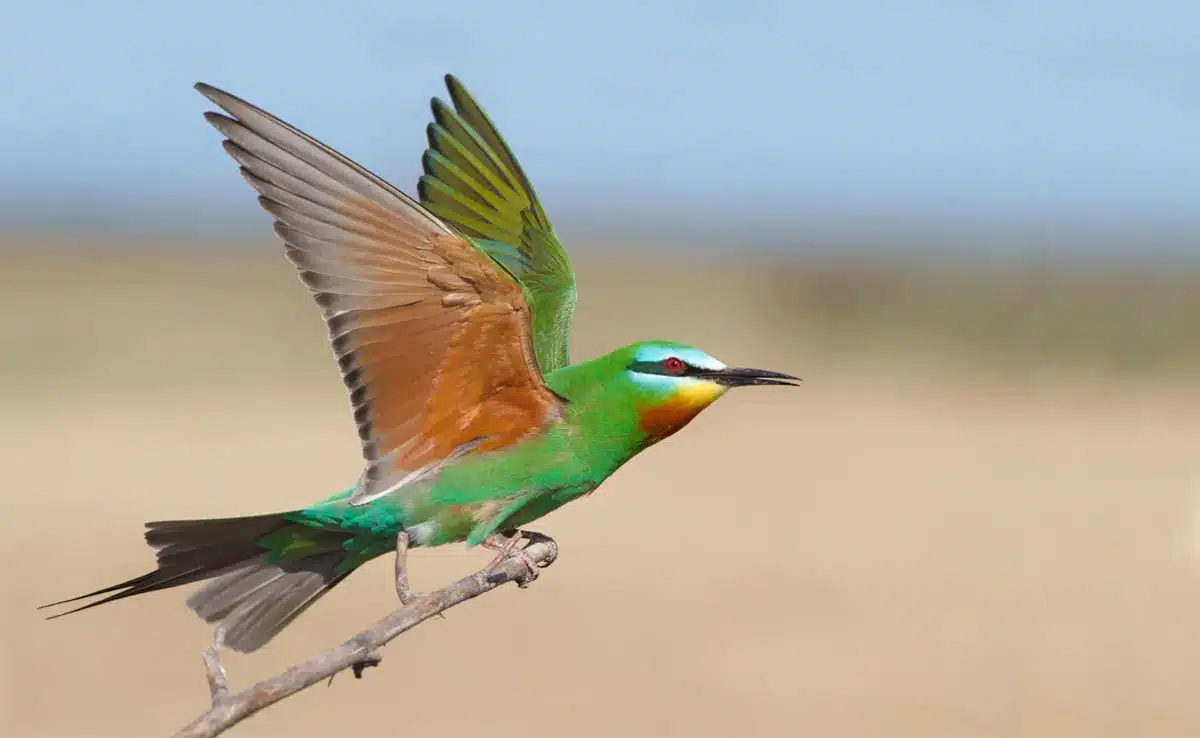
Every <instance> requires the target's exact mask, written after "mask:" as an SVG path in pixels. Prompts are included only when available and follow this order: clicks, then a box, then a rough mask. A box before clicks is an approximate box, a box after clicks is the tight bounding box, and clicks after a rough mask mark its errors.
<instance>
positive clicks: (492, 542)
mask: <svg viewBox="0 0 1200 738" xmlns="http://www.w3.org/2000/svg"><path fill="white" fill-rule="evenodd" d="M537 541H542V542H546V543H549V544H551V545H552V547H553V550H554V555H552V556H551V557H550V558H549V559H547V560H546V561H544V562H543V563H541V564H539V563H538V562H536V561H534V560H533V557H532V556H530V555H529V554H527V553H526V552H525V549H524V547H523V546H521V543H522V542H524V543H526V544H529V543H534V542H537ZM479 545H480V546H482V547H483V548H486V549H488V550H489V551H496V552H498V553H497V554H496V557H495V558H494V559H492V561H491V563H490V564H488V565H487V569H488V570H490V569H495V568H496V567H497V566H499V565H500V564H502V563H503V562H504V560H505V559H508V558H512V557H516V558H519V559H521V561H522V562H524V563H525V568H526V569H527V573H526V574H525V575H524V576H523V577H521V578H520V579H519V580H517V586H518V587H520V588H521V589H524V588H525V587H528V586H529V585H530V584H531V583H533V581H534V580H536V579H537V578H538V574H539V573H540V572H539V571H538V569H542V568H545V567H547V566H549V565H550V564H552V563H554V559H555V558H557V556H558V546H557V545H556V544H554V539H553V538H551V537H550V536H547V535H544V534H542V533H537V532H534V531H528V530H504V531H497V532H496V533H493V534H492V535H490V536H488V537H487V538H485V539H484V540H483V541H482V542H481V543H480V544H479Z"/></svg>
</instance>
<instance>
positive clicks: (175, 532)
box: [38, 514, 349, 652]
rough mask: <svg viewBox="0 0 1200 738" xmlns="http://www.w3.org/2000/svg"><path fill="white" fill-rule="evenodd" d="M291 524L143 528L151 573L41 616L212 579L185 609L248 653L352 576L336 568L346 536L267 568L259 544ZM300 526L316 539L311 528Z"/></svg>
mask: <svg viewBox="0 0 1200 738" xmlns="http://www.w3.org/2000/svg"><path fill="white" fill-rule="evenodd" d="M291 525H295V524H294V523H291V522H290V521H288V520H287V518H286V517H285V515H284V514H274V515H258V516H253V517H243V518H219V519H211V520H168V521H159V522H154V523H147V524H146V528H147V530H146V534H145V535H146V542H147V543H148V544H150V545H151V546H153V547H154V548H155V549H156V551H157V558H158V568H157V569H156V570H155V571H152V572H150V573H148V574H143V575H142V576H140V577H134V578H133V579H129V580H126V581H124V582H121V583H120V584H114V585H112V586H109V587H104V588H103V589H98V590H95V591H94V592H88V593H87V594H83V595H79V596H78V597H72V598H70V599H66V600H61V601H59V602H53V603H51V604H49V605H43V606H42V607H41V608H38V609H44V608H47V607H55V606H57V605H65V604H68V603H71V602H78V601H80V600H85V599H88V598H89V597H96V596H98V595H108V596H107V597H104V598H102V599H99V600H96V601H95V602H89V603H87V604H85V605H81V606H79V607H76V608H74V609H71V610H68V611H66V612H63V613H58V614H56V615H51V616H50V617H49V618H47V619H49V620H53V619H54V618H60V617H62V616H63V615H70V614H71V613H76V612H80V611H81V610H87V609H90V608H93V607H96V606H97V605H103V604H105V603H108V602H113V601H115V600H121V599H124V598H126V597H132V596H134V595H139V594H145V593H147V592H154V591H157V590H160V589H168V588H171V587H177V586H180V585H183V584H190V583H192V582H198V581H201V580H204V579H212V581H211V582H209V584H208V585H206V586H205V587H203V588H201V589H200V590H198V591H197V592H196V593H195V594H193V595H192V597H191V598H189V600H188V606H189V607H191V608H192V610H194V611H195V612H196V614H197V615H199V616H200V617H202V618H203V619H204V620H205V621H207V622H210V623H214V622H220V623H222V624H223V625H224V626H225V628H226V636H225V642H226V644H227V645H228V646H229V647H231V648H233V649H234V650H237V651H243V652H249V651H253V650H255V649H257V648H259V647H261V646H262V645H264V644H265V643H267V642H268V641H269V640H271V639H272V638H274V637H275V635H276V634H278V633H279V631H280V630H282V629H283V628H284V627H286V626H287V625H288V623H290V622H292V621H293V620H295V619H296V618H297V617H299V616H300V615H301V614H302V613H303V612H304V611H305V610H307V609H308V608H309V606H311V605H312V604H313V603H314V602H316V601H317V600H318V599H319V598H320V597H322V596H323V595H324V594H325V593H326V592H328V591H329V590H330V589H332V588H333V587H334V586H336V585H337V584H338V583H339V582H341V581H342V580H343V579H344V578H345V577H346V575H347V574H348V573H349V572H346V571H342V570H341V569H340V566H339V565H340V563H341V561H342V560H343V558H344V555H345V552H344V551H343V550H342V546H341V544H342V541H343V540H344V534H340V533H337V532H330V533H327V534H320V535H322V536H328V542H327V544H326V543H324V542H322V543H321V544H320V545H318V546H317V547H315V548H314V549H313V551H312V554H311V555H307V556H305V557H303V558H300V559H295V560H291V561H288V562H286V563H270V562H268V556H267V554H268V550H267V549H266V548H265V547H264V546H263V545H262V541H263V539H264V538H265V537H267V536H269V535H271V534H272V533H277V532H279V531H281V530H283V529H284V528H287V527H288V526H291ZM297 527H298V528H302V529H303V532H304V533H306V534H308V535H309V536H311V535H313V534H314V531H313V530H312V529H308V528H303V526H297ZM323 540H324V539H322V541H323ZM110 593H111V594H110Z"/></svg>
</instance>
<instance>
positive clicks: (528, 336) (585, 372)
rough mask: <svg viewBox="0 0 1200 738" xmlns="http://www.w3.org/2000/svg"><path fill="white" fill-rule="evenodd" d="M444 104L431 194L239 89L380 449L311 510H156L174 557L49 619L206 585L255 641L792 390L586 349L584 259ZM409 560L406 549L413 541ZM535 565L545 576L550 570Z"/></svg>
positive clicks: (242, 149) (489, 542) (662, 351)
mask: <svg viewBox="0 0 1200 738" xmlns="http://www.w3.org/2000/svg"><path fill="white" fill-rule="evenodd" d="M445 84H446V87H447V90H448V92H449V97H450V102H448V103H447V102H445V101H443V100H441V99H439V98H437V97H434V98H433V99H432V102H431V107H432V121H431V122H429V124H428V126H427V130H426V133H427V139H428V146H427V148H426V150H425V152H424V155H423V157H422V170H423V174H422V175H421V176H420V178H419V181H418V184H417V195H418V198H413V197H410V196H409V195H406V194H404V193H403V192H402V191H401V190H399V189H398V188H396V187H395V186H393V185H391V184H389V183H388V182H387V181H385V180H384V179H382V178H381V177H379V176H377V175H375V174H373V173H372V172H370V171H368V170H367V169H365V168H363V167H362V166H360V165H358V164H357V163H355V162H353V161H351V160H350V159H348V158H347V157H345V156H343V155H342V154H340V153H338V152H337V151H335V150H333V149H332V148H330V147H328V146H326V145H325V144H323V143H321V142H319V141H318V140H316V139H315V138H313V137H311V136H309V135H308V134H306V133H303V132H302V131H300V130H298V129H297V128H294V127H293V126H291V125H290V124H288V123H286V122H285V121H283V120H282V119H280V118H277V117H275V116H274V115H272V114H270V113H268V112H266V111H265V110H263V109H261V108H259V107H257V106H255V105H253V104H251V103H249V102H247V101H245V100H243V99H241V98H239V97H236V96H234V95H232V94H230V93H228V92H225V91H223V90H221V89H218V88H216V87H213V86H210V85H208V84H204V83H197V84H196V85H195V89H196V90H197V91H198V92H199V93H200V94H201V95H203V96H204V97H205V98H207V99H208V100H209V101H211V102H212V103H213V104H214V105H216V106H217V107H218V108H219V109H220V112H217V111H209V112H207V113H205V118H206V120H207V121H208V123H210V124H211V125H212V126H213V127H214V128H215V129H216V130H217V131H218V132H219V133H220V134H221V135H222V136H223V141H222V147H223V148H224V150H225V152H226V153H227V154H228V155H229V156H230V157H232V159H233V160H234V161H235V163H236V164H237V165H238V166H239V169H240V172H241V175H242V176H243V177H244V178H245V180H246V182H247V183H249V185H250V187H251V188H253V190H255V191H256V192H257V194H258V202H259V204H260V205H261V206H262V208H263V209H264V210H265V211H266V212H267V213H268V214H269V215H270V216H271V217H272V219H273V227H274V232H275V234H276V235H277V236H278V238H279V240H281V241H282V242H283V245H284V250H285V254H286V256H287V258H288V259H289V260H290V261H291V263H292V264H293V265H294V266H295V268H296V270H297V272H298V275H299V278H300V280H301V281H302V282H303V284H304V285H306V286H307V287H308V289H309V291H310V292H311V294H312V297H313V299H314V301H315V302H316V304H317V306H319V307H320V309H321V312H322V315H323V318H324V321H325V323H326V326H327V328H328V336H329V341H330V344H331V346H332V349H333V354H334V356H335V358H336V360H337V364H338V367H339V369H340V372H341V376H342V379H343V380H344V383H345V386H346V389H347V390H348V392H349V395H350V402H351V406H352V409H353V417H354V421H355V425H356V427H357V430H358V435H359V439H360V441H361V444H362V455H363V464H364V465H363V469H362V472H361V475H360V476H359V479H358V481H357V483H356V484H354V486H353V487H350V488H348V489H346V490H343V491H341V492H339V493H337V494H334V495H332V496H330V497H327V498H325V499H322V500H320V501H318V502H316V503H314V504H311V505H308V506H307V507H302V508H297V509H293V510H289V511H285V512H277V513H270V514H260V515H250V516H243V517H227V518H209V519H198V520H168V521H158V522H150V523H146V530H145V533H144V537H145V540H146V543H147V544H148V545H149V546H151V547H152V548H153V549H154V550H155V553H156V563H157V568H156V569H155V570H154V571H151V572H149V573H148V574H145V575H142V576H138V577H134V578H132V579H129V580H127V581H124V582H121V583H119V584H115V585H112V586H109V587H104V588H102V589H98V590H95V591H93V592H89V593H87V594H84V595H80V596H78V597H72V598H71V599H68V600H62V601H60V602H55V603H51V604H50V605H45V606H43V607H54V606H58V605H63V604H67V603H75V602H79V601H81V600H85V599H89V598H94V597H98V596H100V595H106V596H104V597H103V598H101V599H98V600H95V601H92V602H90V603H88V604H84V605H81V606H78V607H76V608H74V609H72V610H69V611H67V612H63V613H59V614H58V615H54V616H52V617H61V616H62V615H67V614H70V613H74V612H79V611H81V610H86V609H89V608H92V607H96V606H98V605H102V604H105V603H109V602H113V601H115V600H120V599H124V598H127V597H131V596H134V595H140V594H146V593H149V592H155V591H158V590H162V589H167V588H171V587H176V586H180V585H184V584H189V583H194V582H198V581H206V584H205V585H204V586H203V587H202V588H200V589H199V590H197V591H196V592H195V593H194V594H193V595H192V596H191V597H190V598H189V599H188V600H187V604H188V606H189V607H190V608H191V609H192V610H193V611H194V612H195V613H196V614H197V615H199V616H200V617H201V618H202V619H203V620H204V621H206V622H208V623H210V624H215V625H216V627H218V628H220V629H221V630H222V631H223V633H224V643H225V645H226V646H227V647H230V648H232V649H233V650H236V651H240V652H244V653H249V652H253V651H255V650H257V649H259V648H261V647H262V646H264V645H265V644H267V643H268V642H269V641H271V639H272V638H274V637H275V636H276V635H277V634H278V633H279V632H280V631H281V630H283V629H284V628H285V627H286V626H287V625H288V624H289V623H292V622H293V621H294V620H295V619H296V618H297V617H298V616H300V615H301V614H302V613H303V612H304V611H305V610H306V609H308V608H309V607H310V606H311V605H312V604H313V603H314V602H316V601H317V600H318V599H319V598H321V597H322V596H324V595H325V594H326V593H328V592H329V591H330V590H331V589H333V588H334V587H335V586H336V585H338V584H339V583H340V582H342V581H344V580H345V578H346V577H347V576H349V575H350V574H351V573H352V572H354V571H355V570H356V569H357V568H359V567H360V566H362V565H363V564H365V563H366V562H367V561H370V560H372V559H374V558H376V557H379V556H382V555H385V554H387V553H389V552H391V551H394V550H396V544H397V538H398V537H399V536H400V534H401V533H404V534H405V535H406V536H407V538H408V541H409V545H411V546H412V547H433V546H441V545H446V544H451V543H460V544H461V543H465V544H466V545H467V546H468V547H473V546H480V547H482V548H485V549H490V550H493V551H497V552H498V557H497V560H501V559H503V557H506V556H510V555H514V552H515V551H516V550H518V549H516V547H515V543H516V542H518V541H520V540H532V537H533V536H537V535H539V534H536V533H534V532H532V531H527V530H525V527H526V526H528V525H529V524H531V523H533V522H534V521H536V520H538V519H540V518H542V517H543V516H545V515H547V514H548V513H550V512H552V511H554V510H556V509H558V508H559V507H561V506H562V505H564V504H566V503H568V502H571V501H572V500H576V499H579V498H581V497H583V496H585V495H587V494H589V493H591V492H593V491H594V490H595V489H596V488H597V487H599V486H600V485H601V484H602V483H603V482H604V481H605V480H606V479H607V478H608V477H609V476H610V475H612V474H613V473H614V472H615V471H616V470H617V469H618V468H620V467H621V466H622V465H624V464H625V463H626V462H628V461H629V460H630V459H632V458H633V457H634V456H636V455H637V454H639V453H641V452H642V451H644V450H646V449H647V448H649V447H651V446H653V445H654V444H656V443H658V442H660V441H662V440H664V439H666V438H668V437H669V436H671V435H673V434H674V433H676V432H677V431H679V430H680V429H681V428H683V427H684V426H685V425H687V424H688V423H689V422H690V421H691V420H692V419H693V418H695V417H696V416H697V415H698V414H699V413H700V412H701V411H703V410H704V409H705V408H707V407H708V406H710V405H711V404H712V403H713V402H715V401H716V400H717V399H718V398H720V397H721V396H722V395H724V394H725V393H726V392H727V391H728V390H730V389H733V388H737V387H746V386H764V385H793V386H794V385H796V384H798V383H799V381H800V380H799V378H798V377H795V376H792V375H790V374H785V373H782V372H776V371H770V370H762V369H751V368H738V367H730V366H726V365H725V364H724V363H722V362H721V361H719V360H717V359H716V358H714V357H713V356H711V355H709V354H708V353H706V352H704V351H703V350H701V349H699V348H696V347H693V346H690V345H686V344H682V343H678V342H674V341H667V340H641V341H637V342H634V343H630V344H628V345H626V346H623V347H621V348H618V349H616V350H614V351H612V352H610V353H607V354H604V355H602V356H599V357H597V358H594V359H590V360H586V361H580V362H574V363H573V362H572V361H571V357H570V351H569V346H568V344H569V338H570V333H571V325H572V320H573V315H574V311H575V305H576V288H575V277H574V272H573V270H572V266H571V261H570V259H569V257H568V254H567V252H566V249H565V248H564V247H563V245H562V243H561V242H560V240H559V238H558V236H557V235H556V234H555V231H554V228H553V226H552V225H551V223H550V220H549V218H548V217H547V215H546V213H545V211H544V210H543V208H542V205H541V202H540V201H539V199H538V197H537V195H536V193H535V192H534V189H533V186H532V184H531V183H530V181H529V179H528V178H527V176H526V174H525V172H524V170H523V169H522V167H521V166H520V164H519V163H518V161H517V159H516V157H515V156H514V155H513V153H512V151H511V149H510V148H509V146H508V144H507V143H506V142H505V140H504V139H503V138H502V137H501V135H500V133H499V131H498V130H497V128H496V126H495V125H494V124H493V123H492V121H491V119H490V118H489V117H488V115H487V114H486V112H485V111H484V109H483V108H482V107H481V106H480V105H479V103H478V102H476V100H475V98H474V97H472V96H471V94H470V93H469V92H468V90H467V89H466V87H465V86H464V85H463V84H462V83H461V82H460V81H459V80H458V79H457V78H456V77H454V76H453V75H446V77H445ZM397 555H399V553H398V554H397ZM534 573H536V572H534Z"/></svg>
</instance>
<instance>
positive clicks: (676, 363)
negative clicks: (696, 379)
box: [663, 356, 683, 374]
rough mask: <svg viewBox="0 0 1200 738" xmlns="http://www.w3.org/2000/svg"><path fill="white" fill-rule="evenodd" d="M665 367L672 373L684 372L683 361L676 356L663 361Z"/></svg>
mask: <svg viewBox="0 0 1200 738" xmlns="http://www.w3.org/2000/svg"><path fill="white" fill-rule="evenodd" d="M663 368H664V369H666V370H667V371H668V372H669V373H671V374H683V362H682V361H680V360H679V359H678V358H676V357H674V356H672V357H670V358H668V359H666V360H665V361H663Z"/></svg>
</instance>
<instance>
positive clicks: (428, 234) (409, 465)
mask: <svg viewBox="0 0 1200 738" xmlns="http://www.w3.org/2000/svg"><path fill="white" fill-rule="evenodd" d="M196 89H197V90H199V92H200V93H201V94H203V95H204V96H205V97H207V98H208V99H209V100H212V101H213V102H214V103H216V104H217V105H218V106H220V107H221V108H222V109H223V110H224V111H225V112H226V113H228V114H229V116H231V117H229V116H225V115H221V114H220V113H212V112H210V113H206V114H205V118H206V119H207V120H208V122H209V123H211V124H212V125H213V126H214V127H215V128H216V129H217V130H218V131H220V132H221V133H222V134H224V136H225V138H226V140H225V141H224V142H223V146H224V148H225V151H226V152H227V153H228V154H229V155H230V156H232V157H233V158H234V159H235V160H236V161H237V162H238V163H239V164H240V165H241V171H242V175H243V176H244V177H245V178H246V180H247V181H248V182H249V183H250V186H251V187H253V188H254V189H255V190H257V191H258V193H259V198H258V200H259V203H260V204H261V205H262V206H263V208H264V209H266V211H267V212H268V213H270V214H271V215H272V216H274V219H275V233H276V234H278V235H279V237H280V238H282V239H283V241H284V243H285V244H286V246H287V255H288V258H289V259H290V260H291V261H292V262H293V263H294V264H295V265H296V267H297V269H298V270H299V272H300V278H301V280H303V282H304V283H305V284H306V285H308V287H309V289H310V290H311V291H312V293H313V297H314V299H315V300H316V302H317V304H318V305H319V306H320V307H321V308H322V309H323V310H324V316H325V321H326V324H327V325H328V327H329V336H330V341H331V342H332V344H333V349H334V353H335V355H336V356H337V360H338V365H339V366H340V368H341V370H342V377H343V379H344V380H345V383H346V387H347V388H348V389H349V390H350V398H351V402H352V404H353V406H354V419H355V422H356V423H357V425H358V434H359V437H360V438H361V439H362V447H363V456H364V457H365V460H366V462H367V466H366V469H365V471H364V472H363V475H362V478H361V479H360V481H359V485H358V487H357V489H356V490H355V492H354V494H353V495H352V496H351V504H364V503H366V502H369V501H370V500H373V499H376V498H377V497H380V496H382V495H384V494H388V493H389V492H392V491H395V490H397V489H399V488H401V487H403V486H405V485H406V484H407V483H409V482H412V481H415V480H418V479H423V478H427V477H429V476H431V475H432V474H434V473H436V472H437V471H438V470H439V469H440V468H441V466H442V465H444V464H445V463H446V462H447V461H449V460H450V459H453V458H456V457H457V456H461V455H463V454H465V453H471V452H473V451H490V450H495V449H499V448H504V447H507V446H509V445H512V444H514V443H517V442H519V441H521V440H524V439H525V438H528V437H531V436H534V435H537V434H538V433H539V432H540V431H541V430H542V429H543V428H545V427H546V426H547V425H548V424H550V423H552V422H554V420H555V419H556V418H558V417H559V416H560V410H561V403H562V400H561V399H560V398H559V397H558V396H557V395H555V394H554V393H553V392H551V391H550V390H549V389H548V388H547V387H546V385H545V383H544V382H543V380H542V374H541V371H540V370H539V368H538V364H537V359H536V355H535V353H534V348H533V342H532V338H531V336H532V332H531V317H530V311H529V306H528V304H527V303H526V301H525V298H524V294H523V290H522V288H521V286H520V285H519V284H518V283H517V282H516V281H515V280H514V279H513V278H512V276H511V275H509V274H506V273H505V272H504V270H503V269H502V268H500V267H499V266H497V264H496V263H495V262H494V261H493V260H492V259H490V258H489V257H488V256H487V255H486V254H485V253H484V252H482V251H480V250H479V249H477V248H476V247H475V246H474V245H473V244H472V243H471V242H470V241H469V240H468V239H466V238H464V237H462V236H461V235H459V234H457V233H455V232H454V231H453V230H452V229H451V228H449V227H448V226H447V225H446V224H444V223H442V222H441V221H439V220H438V219H437V218H436V217H434V216H433V215H431V214H429V213H428V212H427V211H425V210H424V209H423V208H422V207H421V206H420V204H418V203H417V202H416V201H415V200H413V199H412V198H410V197H408V196H406V195H404V194H403V193H402V192H400V191H399V190H397V189H396V188H395V187H393V186H392V185H390V184H388V183H387V182H385V181H384V180H382V179H381V178H379V177H378V176H376V175H374V174H372V173H371V172H369V171H367V170H366V169H364V168H362V167H360V166H358V165H357V164H355V163H354V162H352V161H350V160H349V159H347V158H346V157H344V156H342V155H341V154H338V153H337V152H336V151H333V150H332V149H330V148H329V147H327V146H325V145H323V144H321V143H320V142H318V141H316V140H315V139H313V138H311V137H310V136H308V135H306V134H304V133H302V132H300V131H298V130H296V129H295V128H293V127H292V126H290V125H288V124H287V123H285V122H283V121H281V120H279V119H278V118H276V117H274V116H272V115H270V114H269V113H266V112H264V111H263V110H261V109H259V108H257V107H255V106H253V105H251V104H250V103H248V102H246V101H244V100H241V99H239V98H237V97H235V96H233V95H230V94H228V93H226V92H223V91H221V90H218V89H215V88H213V87H209V86H208V85H204V84H198V85H196Z"/></svg>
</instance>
